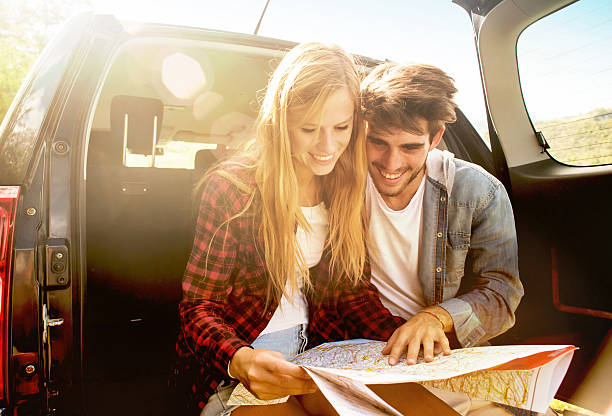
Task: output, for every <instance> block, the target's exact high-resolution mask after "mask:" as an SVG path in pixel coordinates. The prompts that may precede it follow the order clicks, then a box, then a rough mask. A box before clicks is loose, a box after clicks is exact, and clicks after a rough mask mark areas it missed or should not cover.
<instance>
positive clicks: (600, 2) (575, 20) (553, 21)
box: [517, 0, 612, 166]
mask: <svg viewBox="0 0 612 416" xmlns="http://www.w3.org/2000/svg"><path fill="white" fill-rule="evenodd" d="M517 56H518V66H519V74H520V79H521V86H522V90H523V96H524V99H525V105H526V108H527V111H528V113H529V116H530V118H531V121H532V123H533V126H534V128H535V130H536V131H540V132H542V134H543V135H544V137H545V139H546V141H547V142H548V145H549V146H550V148H549V149H548V154H549V155H550V156H551V157H552V158H553V159H555V160H557V161H559V162H562V163H565V164H568V165H573V166H595V165H603V164H609V163H612V2H610V1H609V0H581V1H579V2H577V3H574V4H571V5H570V6H568V7H566V8H564V9H561V10H559V11H557V12H556V13H553V14H551V15H549V16H547V17H544V18H543V19H541V20H539V21H537V22H535V23H534V24H533V25H531V26H530V27H528V28H527V29H526V30H525V31H524V32H523V33H522V34H521V36H520V37H519V40H518V44H517Z"/></svg>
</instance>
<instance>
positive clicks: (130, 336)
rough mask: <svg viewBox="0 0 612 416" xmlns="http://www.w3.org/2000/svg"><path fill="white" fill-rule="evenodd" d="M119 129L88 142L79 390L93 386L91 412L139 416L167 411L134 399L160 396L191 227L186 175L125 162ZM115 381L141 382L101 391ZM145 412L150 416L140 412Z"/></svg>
mask: <svg viewBox="0 0 612 416" xmlns="http://www.w3.org/2000/svg"><path fill="white" fill-rule="evenodd" d="M133 98H137V97H133ZM137 102H138V100H137V99H136V100H134V101H133V102H131V103H130V104H131V106H130V108H128V109H126V111H130V119H132V118H135V117H133V112H134V111H138V109H142V108H146V106H138V105H136V104H137ZM120 105H125V102H121V104H120ZM113 111H116V109H113ZM149 120H152V117H151V115H150V116H149ZM117 126H118V124H117V123H114V124H113V128H112V129H111V131H110V132H108V131H107V132H103V131H100V132H92V133H91V137H90V144H89V155H88V167H87V296H86V299H85V307H84V311H85V315H84V337H85V345H84V351H85V363H84V364H85V378H86V380H87V383H86V385H88V386H90V387H91V386H99V387H100V390H99V391H95V390H96V389H94V388H90V391H88V392H86V394H87V396H88V400H90V401H91V403H96V406H91V407H90V408H92V409H93V408H97V409H99V413H98V412H97V410H96V414H105V413H108V412H117V407H113V406H116V405H117V403H113V402H114V401H115V402H116V401H117V400H118V401H119V402H123V403H127V402H134V401H136V403H137V406H138V408H139V412H138V413H139V414H144V413H146V414H164V411H163V406H161V405H160V403H159V402H158V401H156V400H151V398H147V397H144V401H142V400H138V397H139V395H141V394H142V393H146V394H150V393H154V392H160V391H164V388H165V383H166V379H167V375H168V371H169V369H170V364H171V359H172V358H173V351H174V343H175V341H176V337H177V332H178V314H177V306H178V302H179V301H180V298H181V278H182V275H183V271H184V269H185V265H186V263H187V260H188V257H189V253H190V250H191V245H192V242H193V233H194V229H195V224H194V220H193V216H192V206H193V202H192V195H193V192H192V190H193V186H194V184H193V181H194V178H193V171H192V170H191V169H159V168H151V167H137V168H135V167H126V166H123V151H122V149H123V141H124V137H123V129H122V127H121V125H119V126H120V127H117ZM150 130H151V134H152V129H150ZM158 131H159V129H158ZM145 133H146V129H145ZM121 380H123V381H136V380H138V382H135V383H127V384H125V388H123V389H120V391H115V392H114V393H112V394H113V395H115V396H116V395H119V397H115V398H113V399H111V400H110V401H109V400H108V397H105V394H104V393H103V391H108V390H105V388H106V389H113V386H114V385H116V383H117V381H121ZM96 383H97V384H96ZM143 383H144V384H143ZM144 386H147V387H146V388H144ZM115 390H116V389H115ZM154 394H155V393H154ZM157 399H158V400H159V397H158V398H157ZM143 406H144V408H146V409H149V407H150V409H149V410H150V411H149V410H147V411H145V412H144V413H143V412H142V410H143ZM121 409H122V410H121V413H125V411H126V409H125V407H121Z"/></svg>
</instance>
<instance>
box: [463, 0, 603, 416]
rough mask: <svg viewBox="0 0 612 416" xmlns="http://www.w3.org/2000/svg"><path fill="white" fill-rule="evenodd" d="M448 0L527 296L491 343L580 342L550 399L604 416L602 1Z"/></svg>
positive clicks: (576, 343) (577, 343)
mask: <svg viewBox="0 0 612 416" xmlns="http://www.w3.org/2000/svg"><path fill="white" fill-rule="evenodd" d="M454 2H455V3H458V4H459V5H460V6H462V7H463V8H465V9H466V10H467V11H468V13H469V14H470V16H471V18H472V22H473V26H474V31H475V34H476V46H477V49H478V55H479V61H480V66H481V75H482V79H483V85H484V89H485V92H486V101H487V110H488V122H489V134H490V139H491V145H492V154H493V158H494V163H495V174H496V176H497V177H498V178H499V179H501V180H502V182H504V184H505V185H506V187H507V188H508V191H509V193H510V195H511V197H512V202H513V206H514V213H515V217H516V224H517V233H518V242H519V266H520V275H521V280H522V281H523V284H524V286H525V297H524V299H523V301H522V303H521V305H520V306H519V309H518V311H517V322H516V325H515V327H514V328H513V329H512V330H510V331H509V332H508V333H507V334H505V335H503V338H502V339H499V340H498V341H499V342H502V343H546V344H574V345H577V346H578V347H580V348H581V349H580V350H579V351H577V353H576V355H575V358H574V362H573V364H572V366H571V367H570V371H569V373H568V375H567V377H566V379H565V381H564V384H563V385H562V386H561V389H560V390H559V393H558V397H559V398H561V399H565V400H569V401H571V402H572V403H574V404H576V405H579V406H583V407H585V408H588V409H590V410H592V411H595V412H601V413H602V414H607V413H606V412H607V411H610V409H611V408H612V407H611V404H612V400H611V399H610V397H609V394H607V395H606V394H603V393H604V390H603V389H605V385H606V383H607V381H606V380H608V379H609V377H610V376H611V375H612V351H611V350H612V345H611V344H612V343H610V342H609V338H610V333H611V331H610V329H611V327H612V300H611V298H610V295H612V273H611V272H610V269H609V266H608V263H607V260H608V259H609V256H610V255H611V254H612V242H611V238H610V236H611V235H612V215H610V212H611V209H610V207H611V206H612V192H611V190H612V166H611V163H612V98H611V97H612V75H611V74H610V73H611V71H610V60H609V57H610V48H611V45H610V39H611V37H610V25H609V24H607V25H606V24H605V19H609V18H610V16H611V15H612V7H611V6H612V5H611V4H609V2H605V1H595V0H582V1H578V2H573V1H570V0H540V1H537V2H534V1H531V0H505V1H500V0H493V1H487V0H474V1H471V0H454ZM606 61H607V64H606ZM589 369H590V372H589V371H588V370H589ZM606 374H607V376H606ZM598 380H601V381H598ZM598 385H599V387H597V386H598ZM598 389H599V393H597V391H598Z"/></svg>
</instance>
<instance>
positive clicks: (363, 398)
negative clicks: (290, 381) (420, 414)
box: [229, 339, 576, 415]
mask: <svg viewBox="0 0 612 416" xmlns="http://www.w3.org/2000/svg"><path fill="white" fill-rule="evenodd" d="M385 345H386V343H385V342H382V341H371V340H364V339H359V340H350V341H340V342H333V343H327V344H322V345H319V346H318V347H316V348H313V349H311V350H308V351H306V352H304V353H302V354H300V355H298V356H297V357H296V358H295V359H294V360H293V362H294V363H295V364H297V365H299V366H301V367H303V368H304V369H305V370H306V371H307V372H308V373H309V374H310V375H311V377H312V378H313V380H314V381H315V382H316V383H317V385H318V386H319V388H320V390H321V392H322V393H323V394H324V395H325V396H326V398H327V399H328V401H329V402H330V403H331V404H332V406H334V407H335V408H336V410H337V411H338V413H339V414H341V415H350V414H393V415H400V414H401V413H399V412H397V411H396V410H395V409H393V408H392V407H391V406H389V405H388V404H387V403H385V402H384V401H383V400H382V399H380V397H378V396H377V395H376V394H374V392H372V391H371V390H370V389H369V388H368V387H367V386H366V385H367V384H393V383H408V382H416V383H421V384H424V385H427V386H431V387H436V388H439V389H444V390H449V391H453V392H462V393H466V394H468V395H469V396H471V397H473V398H475V399H481V400H491V401H494V402H497V403H503V404H506V405H510V406H514V407H519V408H523V409H528V410H534V411H536V412H544V411H546V409H547V408H548V406H549V404H550V402H551V400H552V399H553V397H554V395H555V393H556V392H557V389H558V388H559V385H560V384H561V381H562V380H563V377H564V376H565V373H566V372H567V369H568V367H569V364H570V361H571V359H572V356H573V351H574V350H575V349H576V347H574V346H571V345H507V346H488V347H472V348H462V349H456V350H453V351H452V353H451V355H448V356H445V355H442V354H440V355H438V356H436V357H435V358H434V360H433V361H432V362H429V363H426V362H424V360H423V358H422V357H419V360H418V362H417V364H414V365H408V364H405V357H403V359H402V360H400V363H399V364H397V365H394V366H391V365H389V363H388V361H389V356H386V355H383V354H382V353H381V351H382V349H383V347H384V346H385ZM285 400H286V398H285V399H279V400H276V401H261V400H258V399H257V398H255V397H254V396H253V395H252V394H251V393H250V392H249V391H248V390H247V389H246V388H244V387H243V386H242V385H241V384H239V385H238V386H237V387H236V389H235V390H234V392H233V393H232V397H231V398H230V402H229V403H230V404H250V405H253V404H272V403H278V402H282V401H285ZM348 407H351V408H353V409H352V410H350V409H348ZM340 408H341V409H342V411H340ZM366 408H367V409H368V410H366Z"/></svg>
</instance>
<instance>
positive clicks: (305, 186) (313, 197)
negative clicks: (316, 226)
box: [296, 171, 321, 207]
mask: <svg viewBox="0 0 612 416" xmlns="http://www.w3.org/2000/svg"><path fill="white" fill-rule="evenodd" d="M296 174H297V180H298V203H299V204H300V206H301V207H314V206H316V205H318V204H319V203H320V202H321V178H319V177H318V176H316V175H313V174H312V172H310V171H307V172H304V171H302V172H300V171H297V172H296Z"/></svg>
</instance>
